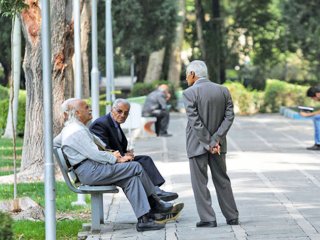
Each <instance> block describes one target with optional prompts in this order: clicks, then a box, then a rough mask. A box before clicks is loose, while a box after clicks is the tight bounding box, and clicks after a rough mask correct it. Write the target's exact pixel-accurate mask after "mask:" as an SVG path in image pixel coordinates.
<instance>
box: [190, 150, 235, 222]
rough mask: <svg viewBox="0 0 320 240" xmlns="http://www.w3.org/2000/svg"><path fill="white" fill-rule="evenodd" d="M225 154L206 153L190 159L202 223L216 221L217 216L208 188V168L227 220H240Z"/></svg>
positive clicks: (195, 196) (193, 187) (193, 186)
mask: <svg viewBox="0 0 320 240" xmlns="http://www.w3.org/2000/svg"><path fill="white" fill-rule="evenodd" d="M225 159H226V156H225V154H221V155H218V154H214V155H212V154H209V153H205V154H203V155H200V156H196V157H193V158H190V159H189V165H190V173H191V183H192V189H193V193H194V198H195V201H196V206H197V211H198V215H199V217H200V220H201V221H205V222H208V221H215V220H216V215H215V212H214V210H213V208H212V202H211V195H210V191H209V189H208V187H207V184H208V166H209V167H210V170H211V175H212V181H213V184H214V186H215V189H216V193H217V197H218V202H219V206H220V209H221V212H222V214H223V215H224V217H225V218H226V220H227V221H228V220H231V219H235V218H238V216H239V213H238V210H237V206H236V203H235V201H234V197H233V192H232V188H231V182H230V179H229V177H228V175H227V169H226V161H225Z"/></svg>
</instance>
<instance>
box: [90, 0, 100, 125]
mask: <svg viewBox="0 0 320 240" xmlns="http://www.w3.org/2000/svg"><path fill="white" fill-rule="evenodd" d="M91 5H92V6H91V28H92V29H91V46H92V47H91V50H92V69H91V107H92V120H95V119H97V118H98V117H99V115H100V113H99V69H98V20H97V15H98V11H97V7H98V0H92V2H91Z"/></svg>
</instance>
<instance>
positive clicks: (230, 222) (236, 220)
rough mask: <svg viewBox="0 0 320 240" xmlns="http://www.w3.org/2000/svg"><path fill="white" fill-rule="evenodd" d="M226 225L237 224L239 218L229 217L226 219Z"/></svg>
mask: <svg viewBox="0 0 320 240" xmlns="http://www.w3.org/2000/svg"><path fill="white" fill-rule="evenodd" d="M227 224H228V225H239V219H238V218H235V219H231V220H229V221H227Z"/></svg>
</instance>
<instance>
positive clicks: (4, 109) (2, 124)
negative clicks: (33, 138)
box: [0, 91, 26, 135]
mask: <svg viewBox="0 0 320 240" xmlns="http://www.w3.org/2000/svg"><path fill="white" fill-rule="evenodd" d="M8 109H9V97H8V98H7V99H4V100H1V101H0V135H2V134H3V132H4V130H5V128H6V124H7V116H8ZM25 114H26V93H25V91H20V92H19V107H18V122H17V129H16V131H17V134H18V135H23V132H24V123H25Z"/></svg>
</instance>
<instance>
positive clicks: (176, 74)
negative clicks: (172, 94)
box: [168, 0, 186, 88]
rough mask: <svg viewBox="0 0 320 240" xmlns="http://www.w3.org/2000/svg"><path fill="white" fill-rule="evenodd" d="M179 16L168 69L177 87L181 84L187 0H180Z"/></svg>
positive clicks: (170, 78) (169, 77)
mask: <svg viewBox="0 0 320 240" xmlns="http://www.w3.org/2000/svg"><path fill="white" fill-rule="evenodd" d="M178 14H179V17H180V22H179V23H178V24H177V28H176V36H175V40H174V43H173V44H172V46H171V52H170V60H169V61H170V62H169V71H168V81H169V82H171V83H172V84H173V85H174V86H175V87H176V88H177V87H179V86H180V75H181V49H182V44H183V38H184V22H185V15H186V11H185V0H179V13H178Z"/></svg>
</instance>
